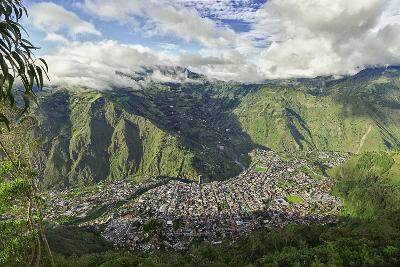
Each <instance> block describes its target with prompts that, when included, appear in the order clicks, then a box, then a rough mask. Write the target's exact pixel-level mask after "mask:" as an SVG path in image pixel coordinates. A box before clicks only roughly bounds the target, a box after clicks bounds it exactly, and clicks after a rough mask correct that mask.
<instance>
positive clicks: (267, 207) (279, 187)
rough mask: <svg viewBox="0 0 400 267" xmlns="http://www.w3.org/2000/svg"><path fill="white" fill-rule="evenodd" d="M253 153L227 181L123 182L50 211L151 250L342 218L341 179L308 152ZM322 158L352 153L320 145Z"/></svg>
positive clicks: (57, 198) (56, 201) (64, 200)
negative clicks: (336, 184) (337, 192)
mask: <svg viewBox="0 0 400 267" xmlns="http://www.w3.org/2000/svg"><path fill="white" fill-rule="evenodd" d="M252 154H253V164H252V166H251V167H250V168H249V169H247V170H245V171H244V172H242V173H241V174H240V175H239V176H238V177H236V178H234V179H231V180H228V181H224V182H213V183H207V184H198V183H185V182H182V181H176V180H171V181H169V182H164V183H156V182H154V183H152V184H145V185H130V184H129V183H127V182H118V183H114V184H108V185H99V186H97V187H95V188H94V189H92V190H91V191H90V190H89V191H86V192H78V193H77V192H74V191H71V190H66V191H64V192H62V193H61V194H52V198H51V199H52V200H51V205H50V207H51V208H50V210H49V214H48V216H47V218H48V219H49V220H52V221H58V222H62V223H68V224H75V225H80V226H85V227H91V228H93V227H94V228H95V229H97V230H98V231H99V232H101V235H102V236H103V237H104V238H105V239H106V240H109V241H111V242H112V243H113V244H114V245H115V246H118V247H125V248H129V249H133V250H144V251H151V250H157V249H159V248H160V247H169V248H172V249H175V250H184V249H188V248H189V247H190V246H191V244H192V243H193V242H195V241H209V242H211V243H213V244H218V243H221V242H222V240H225V239H231V240H234V239H236V238H238V237H240V236H242V235H247V234H248V233H250V232H251V231H252V230H254V229H256V228H260V227H272V226H285V225H288V224H293V223H294V224H309V223H313V222H315V223H320V224H326V223H333V222H335V221H336V219H335V218H336V216H335V215H337V213H338V212H339V211H340V209H341V208H342V203H341V202H340V200H339V199H338V198H337V197H335V196H333V195H331V194H330V191H331V189H332V186H333V181H332V180H331V179H330V178H327V177H325V176H323V175H322V174H317V173H316V172H315V171H314V170H313V169H314V168H315V166H310V162H309V161H308V160H307V159H306V158H304V157H303V158H300V157H294V156H292V157H289V158H290V159H284V158H282V157H281V156H279V155H278V154H277V153H275V152H273V151H265V150H256V151H254V152H253V153H252ZM317 159H318V160H319V161H322V162H324V161H325V164H326V165H327V166H330V167H332V166H335V165H339V164H340V163H342V162H344V161H345V160H346V156H344V155H341V154H337V153H336V154H335V153H328V152H320V153H319V154H318V155H317Z"/></svg>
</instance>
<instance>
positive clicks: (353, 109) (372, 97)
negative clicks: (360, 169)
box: [235, 70, 400, 153]
mask: <svg viewBox="0 0 400 267" xmlns="http://www.w3.org/2000/svg"><path fill="white" fill-rule="evenodd" d="M399 73H400V71H398V70H387V71H382V72H379V73H375V72H373V73H367V74H365V73H360V74H358V75H356V76H353V77H350V78H346V79H343V80H340V81H335V82H332V83H331V84H329V85H325V86H321V85H318V86H315V85H310V84H306V83H298V84H296V85H293V84H292V85H288V84H284V83H280V84H278V85H277V84H272V85H267V86H265V87H264V88H262V89H261V90H259V91H257V92H256V93H254V94H249V95H247V96H246V97H245V98H244V99H243V101H242V103H241V105H240V106H239V107H238V108H237V109H236V110H235V114H236V115H237V116H238V118H239V120H240V122H241V124H242V127H243V128H244V129H245V131H246V132H247V133H248V134H249V135H250V136H251V138H252V140H253V141H254V142H255V143H256V144H260V145H263V146H266V147H270V148H272V149H274V150H278V151H292V150H298V149H302V150H304V149H305V150H315V149H318V150H333V151H345V152H353V153H358V152H363V151H371V150H384V149H387V148H398V147H400V141H399V140H400V116H399V115H400V90H399V84H400V78H399V77H400V75H399ZM294 88H295V89H294ZM315 88H319V90H318V92H315ZM313 89H314V90H313Z"/></svg>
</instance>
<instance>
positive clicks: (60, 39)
mask: <svg viewBox="0 0 400 267" xmlns="http://www.w3.org/2000/svg"><path fill="white" fill-rule="evenodd" d="M44 40H45V41H47V42H53V43H63V44H68V43H69V41H68V39H67V38H65V37H64V36H62V35H60V34H56V33H48V34H47V35H46V37H45V38H44Z"/></svg>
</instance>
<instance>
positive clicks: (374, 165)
mask: <svg viewBox="0 0 400 267" xmlns="http://www.w3.org/2000/svg"><path fill="white" fill-rule="evenodd" d="M399 167H400V153H398V152H366V153H362V154H360V155H357V156H355V157H354V158H352V159H350V160H349V161H348V162H346V163H345V164H343V165H341V166H339V167H335V168H333V169H331V170H329V171H328V172H329V173H330V174H331V176H332V177H333V178H335V179H337V185H336V187H335V192H336V193H337V194H338V195H340V197H341V199H342V200H343V201H344V205H345V209H344V212H343V216H342V218H341V222H340V223H339V224H334V225H315V224H310V225H288V226H285V227H279V228H269V229H268V228H264V229H259V230H257V231H254V232H252V233H251V234H250V235H249V236H244V237H242V238H241V239H239V240H238V241H237V242H234V243H230V242H227V241H226V242H223V243H222V244H219V245H212V244H210V243H207V242H205V243H204V242H199V243H197V244H195V245H193V246H192V248H191V249H190V250H189V251H185V252H182V253H180V252H174V251H169V250H160V251H158V252H156V253H153V254H146V253H141V252H122V251H115V250H114V251H109V252H108V253H104V251H107V250H109V247H107V246H105V245H103V247H100V246H96V247H94V246H93V244H91V240H93V237H90V239H89V238H88V239H84V238H83V236H85V237H86V236H87V235H88V233H79V232H76V229H70V230H68V229H65V230H64V231H65V232H66V233H68V231H74V233H75V238H72V239H69V242H71V243H73V242H79V243H77V244H79V245H80V244H81V243H80V242H82V241H83V242H85V244H87V248H91V250H90V251H91V252H92V253H91V254H90V255H83V254H86V253H88V250H87V249H86V251H80V250H74V249H72V251H71V248H73V246H71V248H70V249H68V250H67V251H65V250H64V249H63V248H61V249H57V248H56V246H54V250H55V251H56V253H57V263H58V264H59V265H60V266H143V265H144V266H398V265H399V264H400V261H399V259H400V249H399V247H400V238H399V237H400V228H399V224H398V220H399V218H400V212H399V207H400V205H399V204H400V203H399V199H400V191H399V189H400V184H399V183H398V180H399V177H400V175H399V173H398V172H399V170H400V168H399ZM54 231H56V230H54ZM80 231H82V230H80ZM64 235H65V234H64ZM51 237H52V239H51V240H52V242H54V244H58V243H59V241H61V240H62V239H63V238H64V236H63V235H60V236H58V235H57V236H54V239H53V236H51ZM85 240H88V241H85ZM96 243H97V244H102V243H101V242H99V241H97V242H96ZM89 253H90V252H89ZM71 255H77V256H79V257H70V256H71Z"/></svg>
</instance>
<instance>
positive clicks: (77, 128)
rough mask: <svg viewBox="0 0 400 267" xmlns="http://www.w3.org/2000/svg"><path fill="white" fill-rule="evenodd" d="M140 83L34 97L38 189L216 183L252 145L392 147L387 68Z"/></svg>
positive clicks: (392, 85)
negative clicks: (40, 164)
mask: <svg viewBox="0 0 400 267" xmlns="http://www.w3.org/2000/svg"><path fill="white" fill-rule="evenodd" d="M183 71H185V73H186V74H185V75H186V76H187V75H189V74H190V75H191V77H192V78H193V77H194V78H196V76H195V74H193V73H189V74H188V72H187V71H186V70H184V69H183ZM171 72H172V73H173V74H174V75H175V76H177V75H178V74H179V69H173V71H172V70H170V71H168V72H165V73H171ZM146 73H150V74H151V75H153V74H154V71H153V72H151V71H147V72H146ZM176 73H178V74H176ZM135 75H139V74H135ZM178 76H179V75H178ZM186 76H185V77H186ZM127 77H128V78H131V79H132V80H135V81H136V78H137V77H136V76H135V77H136V78H135V77H134V78H132V77H130V76H127ZM146 77H147V76H146ZM146 79H147V78H146ZM145 84H146V86H144V87H142V89H136V90H134V89H113V90H108V91H101V92H100V91H93V90H89V89H84V88H80V89H76V88H75V89H73V88H68V89H58V90H55V91H50V92H48V93H47V94H45V95H44V96H43V97H42V100H41V105H40V111H39V113H40V114H41V119H40V121H41V125H40V127H39V130H38V131H37V136H40V137H41V138H42V140H43V142H44V145H45V150H46V152H47V154H48V159H47V164H46V171H45V175H44V181H45V184H46V185H47V186H59V187H64V186H68V185H77V184H87V183H92V182H97V181H100V180H106V179H108V180H115V179H125V178H133V179H136V180H148V179H151V178H154V177H163V176H168V177H175V178H187V179H191V180H196V181H197V180H199V179H201V181H204V182H207V181H213V180H223V179H227V178H229V177H233V176H235V175H237V174H238V173H239V172H240V171H241V170H242V169H243V167H246V166H248V164H249V157H248V155H247V153H248V152H249V151H250V150H252V149H253V148H255V147H261V148H271V149H273V150H276V151H285V152H291V151H295V150H322V151H343V152H352V153H361V152H364V151H372V150H386V149H388V148H389V149H398V148H400V69H399V68H396V67H390V68H375V69H367V70H364V71H362V72H360V73H358V74H357V75H355V76H351V77H345V78H341V79H335V78H333V77H319V78H315V79H293V80H279V81H267V82H266V83H265V84H263V85H245V84H238V83H230V82H221V81H209V80H207V79H205V78H204V77H200V76H199V79H198V80H192V81H190V82H183V83H157V82H151V81H146V83H145Z"/></svg>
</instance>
